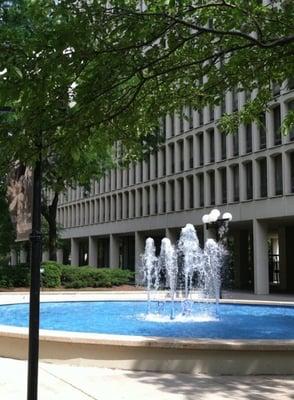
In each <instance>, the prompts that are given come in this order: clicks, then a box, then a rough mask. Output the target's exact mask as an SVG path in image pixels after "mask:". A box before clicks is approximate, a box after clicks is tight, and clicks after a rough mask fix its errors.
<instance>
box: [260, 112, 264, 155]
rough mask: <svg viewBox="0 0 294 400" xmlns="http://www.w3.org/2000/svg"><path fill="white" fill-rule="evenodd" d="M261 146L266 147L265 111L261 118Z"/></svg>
mask: <svg viewBox="0 0 294 400" xmlns="http://www.w3.org/2000/svg"><path fill="white" fill-rule="evenodd" d="M259 148H260V149H265V148H266V119H265V113H261V114H260V118H259Z"/></svg>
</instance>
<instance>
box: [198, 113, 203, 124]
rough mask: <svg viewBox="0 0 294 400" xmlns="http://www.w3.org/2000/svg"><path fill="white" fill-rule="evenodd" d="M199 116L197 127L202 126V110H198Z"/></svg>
mask: <svg viewBox="0 0 294 400" xmlns="http://www.w3.org/2000/svg"><path fill="white" fill-rule="evenodd" d="M198 114H199V125H200V126H201V125H203V110H198Z"/></svg>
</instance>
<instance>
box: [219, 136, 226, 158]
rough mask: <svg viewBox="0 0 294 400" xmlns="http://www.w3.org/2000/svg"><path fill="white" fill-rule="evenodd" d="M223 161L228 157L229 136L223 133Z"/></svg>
mask: <svg viewBox="0 0 294 400" xmlns="http://www.w3.org/2000/svg"><path fill="white" fill-rule="evenodd" d="M220 135H221V159H222V160H224V159H225V158H226V157H227V135H226V134H225V133H221V134H220Z"/></svg>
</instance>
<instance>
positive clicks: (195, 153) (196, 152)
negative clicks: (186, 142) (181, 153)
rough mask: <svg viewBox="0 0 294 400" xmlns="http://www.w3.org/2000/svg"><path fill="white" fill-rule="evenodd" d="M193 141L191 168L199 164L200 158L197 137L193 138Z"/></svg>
mask: <svg viewBox="0 0 294 400" xmlns="http://www.w3.org/2000/svg"><path fill="white" fill-rule="evenodd" d="M193 139H194V140H193V158H194V160H193V167H194V168H196V167H198V166H199V164H200V157H199V147H200V146H199V142H200V140H199V136H198V135H196V136H194V138H193Z"/></svg>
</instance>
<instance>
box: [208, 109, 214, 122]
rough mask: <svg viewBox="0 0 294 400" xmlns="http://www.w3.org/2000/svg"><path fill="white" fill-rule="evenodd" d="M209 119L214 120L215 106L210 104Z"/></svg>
mask: <svg viewBox="0 0 294 400" xmlns="http://www.w3.org/2000/svg"><path fill="white" fill-rule="evenodd" d="M209 120H210V121H213V120H214V106H213V105H212V106H209Z"/></svg>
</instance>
